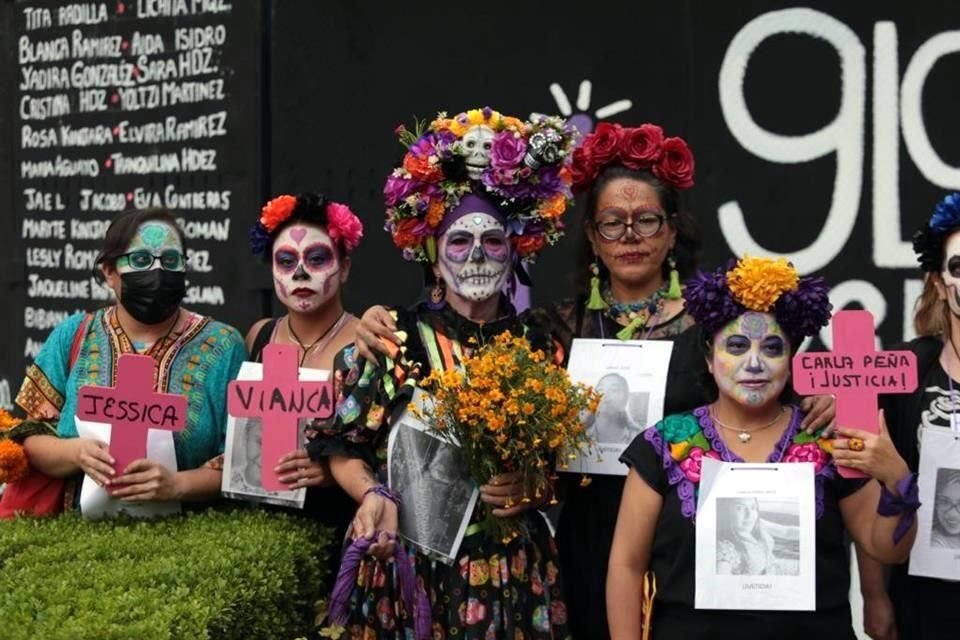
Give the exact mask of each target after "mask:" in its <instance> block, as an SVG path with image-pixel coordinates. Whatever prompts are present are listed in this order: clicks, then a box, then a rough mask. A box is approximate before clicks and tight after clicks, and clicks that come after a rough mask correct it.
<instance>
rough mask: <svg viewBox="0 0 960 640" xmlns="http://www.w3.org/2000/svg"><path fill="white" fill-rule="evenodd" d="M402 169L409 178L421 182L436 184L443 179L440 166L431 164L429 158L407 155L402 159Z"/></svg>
mask: <svg viewBox="0 0 960 640" xmlns="http://www.w3.org/2000/svg"><path fill="white" fill-rule="evenodd" d="M403 168H404V169H405V170H406V171H408V172H409V173H410V175H411V176H413V177H414V178H416V179H418V180H422V181H423V182H438V181H439V180H440V179H441V178H442V177H443V172H442V171H440V166H439V165H437V163H436V162H431V161H430V159H429V158H423V157H417V156H415V155H413V154H412V153H408V154H407V155H406V156H404V158H403Z"/></svg>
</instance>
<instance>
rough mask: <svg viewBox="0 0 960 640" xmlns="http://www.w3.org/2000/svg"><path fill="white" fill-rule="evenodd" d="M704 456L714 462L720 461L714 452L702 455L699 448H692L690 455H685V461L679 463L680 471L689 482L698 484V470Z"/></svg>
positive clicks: (701, 465) (701, 450)
mask: <svg viewBox="0 0 960 640" xmlns="http://www.w3.org/2000/svg"><path fill="white" fill-rule="evenodd" d="M704 456H706V457H707V458H713V459H714V460H719V459H720V456H719V455H718V454H717V452H716V451H707V452H706V453H704V452H703V449H701V448H700V447H694V448H693V449H690V453H689V454H687V457H686V459H685V460H684V461H683V462H681V463H680V469H681V470H682V471H683V474H684V475H685V476H687V480H689V481H690V482H700V469H701V468H702V467H703V458H704Z"/></svg>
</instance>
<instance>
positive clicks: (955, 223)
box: [930, 193, 960, 233]
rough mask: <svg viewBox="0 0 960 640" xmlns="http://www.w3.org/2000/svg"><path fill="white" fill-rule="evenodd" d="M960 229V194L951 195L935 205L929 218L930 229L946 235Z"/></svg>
mask: <svg viewBox="0 0 960 640" xmlns="http://www.w3.org/2000/svg"><path fill="white" fill-rule="evenodd" d="M957 227H960V193H951V194H950V195H948V196H947V197H945V198H944V199H943V200H941V201H940V202H939V204H937V208H936V210H935V211H934V212H933V216H932V217H931V218H930V228H931V229H933V230H934V231H936V232H937V233H946V232H948V231H953V230H954V229H956V228H957Z"/></svg>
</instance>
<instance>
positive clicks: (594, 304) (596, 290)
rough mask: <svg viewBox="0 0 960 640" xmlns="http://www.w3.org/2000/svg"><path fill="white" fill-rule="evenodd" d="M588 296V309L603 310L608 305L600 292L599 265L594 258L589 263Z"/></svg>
mask: <svg viewBox="0 0 960 640" xmlns="http://www.w3.org/2000/svg"><path fill="white" fill-rule="evenodd" d="M590 274H591V275H590V297H589V298H588V299H587V309H588V310H590V311H605V310H606V309H607V308H608V306H607V303H606V301H605V300H604V299H603V295H601V293H600V265H598V264H597V259H596V258H594V259H593V262H591V263H590Z"/></svg>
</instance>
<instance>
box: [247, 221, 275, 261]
mask: <svg viewBox="0 0 960 640" xmlns="http://www.w3.org/2000/svg"><path fill="white" fill-rule="evenodd" d="M272 245H273V238H272V237H270V233H269V232H268V231H267V228H266V227H264V226H263V225H262V224H260V223H259V222H255V223H254V224H253V226H251V227H250V249H251V250H252V251H253V255H255V256H260V257H261V258H266V257H267V253H268V252H269V251H270V247H271V246H272Z"/></svg>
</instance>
